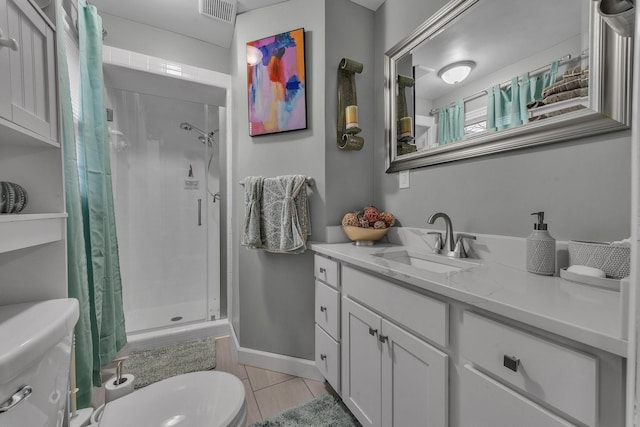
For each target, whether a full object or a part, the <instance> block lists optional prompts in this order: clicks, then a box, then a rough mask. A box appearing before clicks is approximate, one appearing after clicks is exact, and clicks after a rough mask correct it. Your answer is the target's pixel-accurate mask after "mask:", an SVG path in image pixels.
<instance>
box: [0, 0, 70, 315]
mask: <svg viewBox="0 0 640 427" xmlns="http://www.w3.org/2000/svg"><path fill="white" fill-rule="evenodd" d="M52 4H54V5H55V2H54V3H52ZM53 10H55V8H54V7H50V8H49V12H51V13H53ZM50 18H52V16H47V15H46V14H45V13H43V12H42V10H40V9H39V8H38V7H37V6H36V5H35V3H34V2H32V1H30V0H0V30H1V31H2V35H0V38H3V39H15V41H16V42H17V49H16V50H12V49H11V48H9V47H0V181H9V182H14V183H17V184H19V185H21V186H22V187H23V188H24V189H25V190H26V191H27V194H28V196H29V200H28V203H27V206H26V207H25V209H24V210H23V211H22V212H20V213H18V214H0V277H2V280H0V305H4V304H14V303H20V302H26V301H36V300H44V299H51V298H64V297H66V296H67V269H66V264H67V260H66V256H67V251H66V241H65V240H66V227H65V219H66V213H65V204H64V178H63V166H62V153H61V149H60V148H61V147H60V143H59V142H58V141H59V137H58V128H59V126H58V99H57V74H56V50H55V34H56V32H55V27H54V26H53V24H51V21H50Z"/></svg>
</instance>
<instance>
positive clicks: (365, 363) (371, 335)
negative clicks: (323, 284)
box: [342, 297, 382, 427]
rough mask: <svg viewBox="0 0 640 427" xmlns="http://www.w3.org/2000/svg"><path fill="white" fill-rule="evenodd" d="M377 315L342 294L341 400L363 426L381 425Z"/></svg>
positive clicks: (379, 349)
mask: <svg viewBox="0 0 640 427" xmlns="http://www.w3.org/2000/svg"><path fill="white" fill-rule="evenodd" d="M380 322H381V319H380V316H378V315H376V314H374V313H373V312H371V311H369V310H367V309H366V308H364V307H362V306H361V305H359V304H356V303H355V302H353V301H351V300H350V299H348V298H346V297H343V298H342V400H343V401H344V403H345V404H346V405H347V407H348V408H349V409H350V410H351V412H352V413H353V414H354V415H355V416H356V418H357V419H358V421H360V423H361V424H362V425H363V426H376V427H378V426H381V421H380V417H381V412H380V402H381V389H380V381H381V380H380V361H381V355H382V352H381V345H382V344H381V343H380V341H378V334H379V332H380V327H381V323H380Z"/></svg>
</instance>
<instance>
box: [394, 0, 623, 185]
mask: <svg viewBox="0 0 640 427" xmlns="http://www.w3.org/2000/svg"><path fill="white" fill-rule="evenodd" d="M602 1H605V0H602ZM598 5H599V2H598V1H592V0H562V1H557V0H536V1H531V0H452V1H450V2H449V3H447V4H446V5H445V6H444V7H443V8H442V9H441V10H440V11H438V12H437V13H436V14H435V15H433V16H432V17H431V18H429V19H428V20H427V21H426V22H424V23H423V24H422V25H421V26H420V27H419V28H417V29H416V30H415V31H414V32H413V33H412V34H410V35H409V36H408V37H407V38H406V39H405V40H402V41H401V42H400V43H398V44H397V45H396V46H394V47H393V48H392V49H390V50H389V51H388V52H387V53H386V54H385V61H386V62H385V79H386V81H387V88H386V91H385V104H386V112H385V114H386V128H385V132H386V143H387V148H388V157H387V172H396V171H400V170H406V169H413V168H418V167H424V166H429V165H434V164H440V163H446V162H451V161H455V160H460V159H465V158H470V157H476V156H482V155H485V154H491V153H497V152H502V151H508V150H514V149H518V148H524V147H530V146H535V145H541V144H548V143H553V142H558V141H563V140H568V139H574V138H580V137H586V136H590V135H594V134H600V133H605V132H611V131H616V130H621V129H625V128H628V127H629V124H630V117H631V74H632V69H631V67H632V62H633V61H632V37H628V36H625V35H620V34H619V33H617V32H614V31H613V30H612V29H611V28H610V27H609V25H607V24H606V22H605V21H604V19H603V18H602V16H601V15H600V14H599V12H598ZM465 77H466V78H465Z"/></svg>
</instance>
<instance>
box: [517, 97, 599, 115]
mask: <svg viewBox="0 0 640 427" xmlns="http://www.w3.org/2000/svg"><path fill="white" fill-rule="evenodd" d="M576 105H582V106H583V107H585V108H588V107H589V97H588V96H583V97H577V98H571V99H566V100H564V101H558V102H554V103H552V104H547V105H543V106H541V107H536V108H531V109H530V110H529V116H530V117H531V118H533V117H536V116H541V115H543V114H547V113H552V112H554V111H558V110H561V109H563V108H569V107H573V106H576Z"/></svg>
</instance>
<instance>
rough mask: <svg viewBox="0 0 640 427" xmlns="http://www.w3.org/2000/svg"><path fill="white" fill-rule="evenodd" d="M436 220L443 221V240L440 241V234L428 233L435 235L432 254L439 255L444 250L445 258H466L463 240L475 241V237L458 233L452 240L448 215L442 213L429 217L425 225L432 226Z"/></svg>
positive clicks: (451, 226)
mask: <svg viewBox="0 0 640 427" xmlns="http://www.w3.org/2000/svg"><path fill="white" fill-rule="evenodd" d="M438 218H442V219H444V224H445V235H444V240H442V233H440V232H433V231H431V232H429V233H428V234H436V235H437V237H436V242H435V245H434V246H435V247H434V250H433V252H434V253H438V254H439V253H441V252H442V251H443V250H444V251H445V252H444V255H446V256H450V257H453V258H467V257H468V255H467V251H465V249H464V239H471V240H476V236H472V235H471V234H466V233H458V236H457V238H455V239H454V236H453V224H451V218H449V215H447V214H445V213H442V212H438V213H434V214H433V215H431V216H430V217H429V219H427V224H433V223H434V222H436V219H438ZM454 240H455V242H454Z"/></svg>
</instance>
